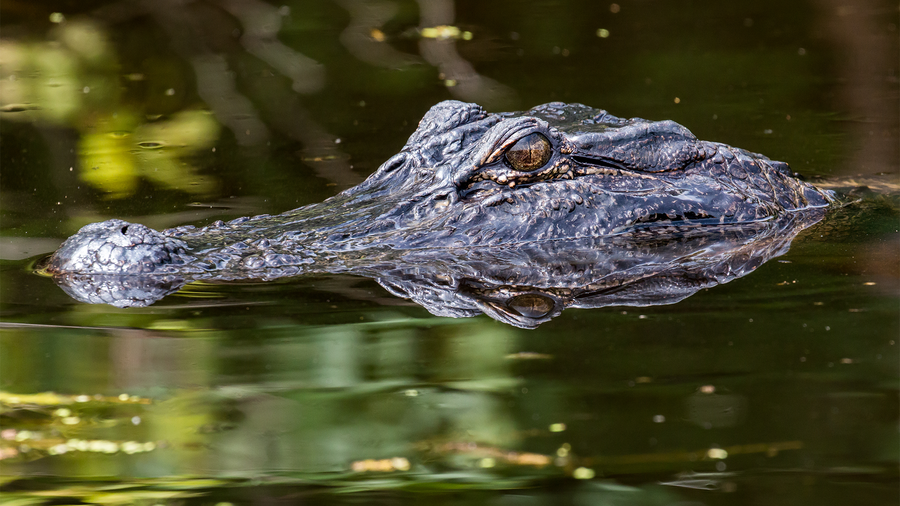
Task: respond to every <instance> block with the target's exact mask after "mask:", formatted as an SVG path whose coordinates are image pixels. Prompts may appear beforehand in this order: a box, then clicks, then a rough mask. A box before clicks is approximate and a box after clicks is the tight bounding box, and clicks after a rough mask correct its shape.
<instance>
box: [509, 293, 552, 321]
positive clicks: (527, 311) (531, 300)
mask: <svg viewBox="0 0 900 506" xmlns="http://www.w3.org/2000/svg"><path fill="white" fill-rule="evenodd" d="M506 306H507V307H509V308H510V309H512V310H514V311H516V312H517V313H519V314H520V315H522V316H525V317H528V318H542V317H544V316H547V314H549V313H550V311H553V306H554V303H553V299H551V298H550V297H547V296H545V295H539V294H535V293H526V294H522V295H516V296H515V297H513V298H511V299H509V300H508V301H507V302H506Z"/></svg>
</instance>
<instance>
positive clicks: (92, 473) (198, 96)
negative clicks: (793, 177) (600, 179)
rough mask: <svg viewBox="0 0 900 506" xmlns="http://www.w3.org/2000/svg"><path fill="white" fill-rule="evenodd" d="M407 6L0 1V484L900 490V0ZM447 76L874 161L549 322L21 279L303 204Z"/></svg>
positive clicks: (284, 493) (346, 498) (275, 293)
mask: <svg viewBox="0 0 900 506" xmlns="http://www.w3.org/2000/svg"><path fill="white" fill-rule="evenodd" d="M421 3H422V4H423V5H421V6H420V5H419V4H417V3H411V2H396V3H394V2H382V3H369V2H363V1H352V0H344V1H334V2H285V3H278V4H272V5H269V4H263V3H253V2H230V3H229V2H196V3H191V4H189V5H188V6H180V5H175V4H173V5H165V4H164V3H162V2H158V3H157V2H149V1H148V2H119V3H109V2H45V3H36V2H19V1H4V2H3V4H2V20H0V32H2V33H0V37H2V41H0V101H2V104H0V105H2V109H0V220H2V222H0V234H2V237H0V259H2V263H0V276H2V277H0V319H2V322H0V391H2V392H0V396H2V397H0V410H2V411H0V459H2V460H0V483H2V485H0V486H2V492H3V495H4V497H5V498H8V500H10V501H11V503H13V504H32V503H38V504H42V503H47V504H70V503H74V502H77V501H82V502H83V503H102V504H131V503H138V504H216V503H233V504H245V503H247V504H249V503H261V502H269V503H278V504H282V503H284V504H292V503H299V502H303V503H307V504H338V503H341V504H343V503H383V504H399V503H421V502H426V501H427V502H433V503H436V504H503V505H519V504H522V505H525V504H529V505H531V504H616V505H631V504H634V505H637V504H641V505H657V504H658V505H664V504H676V503H677V504H710V505H712V504H729V505H731V504H775V505H778V504H785V505H788V504H790V505H796V504H816V505H820V504H835V505H838V504H879V505H880V504H885V505H888V504H896V502H897V498H898V496H900V488H898V458H900V432H898V429H900V424H898V418H900V417H898V413H900V403H898V386H900V385H898V382H900V379H898V378H900V354H898V347H900V345H898V344H897V341H898V340H900V297H898V293H900V292H898V290H900V286H898V285H900V283H898V278H900V233H898V229H900V213H898V199H897V191H896V188H897V184H898V183H900V181H898V175H897V174H898V144H900V133H898V110H900V108H898V61H900V56H898V25H900V21H898V9H897V5H896V3H893V2H889V1H883V2H879V1H874V0H873V1H855V2H840V1H838V0H820V1H809V2H794V3H790V4H786V3H785V2H776V1H755V2H713V1H709V2H701V1H695V2H649V1H643V2H637V1H635V2H624V1H623V2H620V4H611V3H607V2H601V3H596V2H574V1H573V2H553V1H549V2H534V3H524V2H457V3H456V4H455V5H454V4H453V3H452V2H449V1H446V2H439V1H435V2H425V1H423V2H421ZM614 5H615V6H614ZM54 13H55V14H54ZM440 25H447V26H450V27H453V29H446V28H445V29H443V31H442V32H440V33H443V34H446V35H448V36H450V38H447V39H433V38H429V37H431V36H432V31H428V30H421V28H422V27H434V26H440ZM448 98H457V99H460V100H467V101H474V102H479V103H481V104H482V105H484V106H486V107H487V108H488V109H489V110H491V111H500V110H521V109H526V108H529V107H531V106H533V105H536V104H540V103H544V102H548V101H554V100H559V101H570V102H581V103H585V104H588V105H591V106H595V107H602V108H605V109H608V110H609V111H610V112H611V113H613V114H616V115H619V116H625V117H630V116H640V117H645V118H650V119H673V120H675V121H678V122H679V123H681V124H683V125H685V126H687V127H688V128H690V129H691V130H692V131H693V132H694V133H695V134H696V135H697V136H698V137H700V138H703V139H708V140H715V141H721V142H726V143H729V144H732V145H735V146H740V147H742V148H746V149H749V150H752V151H757V152H762V153H765V154H766V155H768V156H770V157H771V158H773V159H778V160H785V161H788V162H789V163H791V165H792V167H793V168H794V170H796V171H798V172H800V173H802V174H804V175H805V176H807V177H822V178H824V180H825V181H832V182H835V181H837V182H841V181H843V182H844V183H841V184H844V186H845V187H847V188H850V187H853V186H855V184H850V183H846V182H847V181H851V180H852V181H856V182H862V183H864V184H867V185H869V186H870V187H871V188H872V189H873V191H868V192H867V191H862V192H858V193H857V195H858V198H859V199H860V201H859V202H858V203H857V204H854V205H851V206H848V207H845V208H842V209H839V210H836V211H834V212H832V213H831V214H830V215H829V216H828V217H826V219H825V220H824V221H823V222H822V223H820V224H818V225H816V226H814V227H812V228H810V229H808V230H806V231H804V232H803V233H801V234H800V236H798V238H797V239H796V240H795V241H794V243H793V245H792V247H791V250H790V251H789V252H788V253H787V254H786V255H784V256H782V257H779V258H777V259H775V260H772V261H770V262H768V263H766V264H765V265H763V266H762V267H760V268H759V269H757V271H756V272H753V273H751V274H750V275H748V276H746V277H743V278H741V279H738V280H735V281H733V282H731V283H729V284H726V285H722V286H718V287H715V288H712V289H709V290H703V291H700V292H699V293H697V294H695V295H693V296H692V297H689V298H688V299H686V300H684V301H682V302H679V303H677V304H674V305H665V306H654V307H616V308H604V309H594V310H578V309H569V310H566V311H565V312H564V313H563V314H562V315H561V316H559V317H558V318H556V319H554V320H553V321H550V322H548V323H545V324H543V325H542V326H541V327H540V328H539V329H537V330H533V331H526V330H520V329H517V328H514V327H511V326H507V325H504V324H502V323H498V322H496V321H494V320H491V319H490V318H488V317H486V316H479V317H476V318H469V319H451V318H439V317H435V316H432V315H430V314H429V313H428V312H427V311H426V310H425V309H423V308H421V307H418V306H416V305H415V304H413V303H411V302H408V301H406V300H403V299H399V298H396V297H394V296H392V295H390V294H389V293H388V292H386V291H385V290H384V289H383V288H381V287H380V286H379V285H378V284H377V283H376V282H374V281H372V280H369V279H362V278H354V277H350V276H319V277H306V278H299V279H289V280H282V281H278V282H274V283H268V284H266V283H235V284H192V285H189V286H187V287H186V288H184V289H183V290H182V291H180V292H179V293H177V294H175V295H171V296H169V297H167V298H165V299H163V300H162V301H161V302H159V303H157V304H155V305H153V306H150V307H148V308H144V309H116V308H113V307H110V306H104V305H86V304H81V303H78V302H75V301H74V300H72V299H70V298H69V297H68V296H67V295H66V294H65V293H63V292H62V290H60V289H59V288H58V287H57V286H56V285H55V284H54V283H53V281H52V280H51V279H48V278H45V277H41V276H38V275H36V274H33V273H32V265H33V263H34V262H35V261H36V260H37V259H39V258H40V257H42V256H44V255H46V254H48V253H50V252H52V251H53V250H54V249H55V248H56V246H58V244H59V243H60V242H61V241H62V240H63V239H64V238H65V237H68V236H69V235H71V234H72V233H74V232H75V231H76V230H77V229H78V228H79V227H80V226H82V225H84V224H86V223H90V222H94V221H100V220H103V219H107V218H113V217H117V218H124V219H128V220H130V221H136V222H140V223H144V224H147V225H149V226H152V227H154V228H157V229H159V228H165V227H169V226H174V225H180V224H186V223H194V224H204V223H209V222H211V221H213V220H216V219H225V220H227V219H230V218H235V217H238V216H243V215H251V214H259V213H279V212H282V211H285V210H287V209H291V208H294V207H297V206H299V205H302V204H306V203H311V202H318V201H320V200H322V199H324V198H326V197H328V196H330V195H333V194H334V193H336V192H337V191H339V190H340V189H342V188H346V187H349V186H352V185H354V184H356V183H358V182H360V181H362V180H363V179H364V178H365V177H366V176H367V175H368V174H370V173H371V172H373V171H374V170H375V169H376V168H377V167H378V165H379V164H381V162H383V161H384V160H385V159H387V158H388V157H390V156H391V155H393V154H394V153H395V152H396V151H397V150H399V148H400V147H401V146H402V145H403V143H404V142H405V141H406V138H407V136H408V135H409V134H410V133H411V132H412V130H413V129H414V127H415V124H416V122H417V121H418V120H419V118H420V117H421V116H422V114H424V112H425V111H427V109H428V108H429V107H430V106H431V105H433V104H435V103H437V102H439V101H440V100H444V99H448Z"/></svg>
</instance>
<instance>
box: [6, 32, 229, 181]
mask: <svg viewBox="0 0 900 506" xmlns="http://www.w3.org/2000/svg"><path fill="white" fill-rule="evenodd" d="M48 39H49V40H48V41H46V42H40V43H29V42H22V41H14V40H3V41H0V117H2V119H4V120H11V121H19V122H28V123H34V124H36V125H38V126H62V127H69V128H74V129H75V130H76V131H77V132H78V134H79V136H80V140H79V143H78V158H79V164H78V169H79V176H80V178H81V179H82V180H83V181H85V182H86V183H88V184H89V185H90V186H92V187H94V188H96V189H98V190H100V191H102V192H103V193H104V195H105V197H107V198H111V199H117V198H124V197H128V196H131V195H133V194H134V193H135V191H136V190H137V188H138V186H139V184H140V182H141V180H146V181H151V182H153V183H154V184H157V185H159V186H162V187H165V188H171V189H176V190H180V191H184V192H187V193H190V194H194V195H209V194H210V193H211V192H213V191H214V190H215V188H216V186H217V185H216V182H215V181H214V180H212V179H210V178H209V177H205V176H201V175H199V174H197V171H196V168H195V167H193V166H192V165H191V164H190V163H189V158H190V157H191V156H194V155H196V154H198V153H199V152H201V151H205V150H208V149H210V148H211V147H212V146H213V145H214V143H215V141H216V140H217V139H218V136H219V130H220V128H219V124H218V123H217V122H216V120H215V119H214V118H213V117H212V115H210V114H209V113H207V112H205V111H201V110H183V111H180V112H176V113H174V114H172V115H171V116H168V117H164V118H161V119H158V120H156V121H152V122H150V121H148V118H153V119H157V118H158V116H156V115H147V114H145V113H142V112H141V111H140V110H138V109H139V108H143V107H145V106H130V105H127V104H125V103H124V101H123V97H122V95H123V94H122V90H123V89H124V88H123V87H122V81H123V78H122V76H120V75H119V73H118V70H117V69H118V68H119V66H120V65H119V63H118V61H117V58H116V56H115V54H114V52H113V50H112V48H111V46H110V44H109V42H108V40H107V35H106V33H105V31H104V30H103V29H102V28H101V27H100V26H99V25H98V24H96V23H94V22H91V21H88V20H77V21H74V22H72V21H65V22H62V23H61V24H60V25H59V26H57V27H56V28H54V29H53V30H52V31H51V32H50V34H49V36H48ZM148 103H149V102H148Z"/></svg>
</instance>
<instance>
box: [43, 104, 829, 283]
mask: <svg viewBox="0 0 900 506" xmlns="http://www.w3.org/2000/svg"><path fill="white" fill-rule="evenodd" d="M525 149H528V150H532V151H527V152H524V153H526V154H524V155H523V154H521V153H523V151H522V150H525ZM522 160H524V161H525V162H522ZM522 163H525V164H526V165H521V164H522ZM832 201H833V196H832V194H831V193H830V192H828V191H823V190H820V189H818V188H816V187H814V186H812V185H810V184H808V183H805V182H803V181H800V180H799V179H797V178H796V177H795V176H794V175H793V174H792V173H791V171H790V169H789V168H788V167H787V165H786V164H784V163H781V162H775V161H772V160H769V159H768V158H766V157H765V156H762V155H759V154H756V153H751V152H748V151H745V150H742V149H738V148H734V147H731V146H727V145H725V144H720V143H716V142H708V141H702V140H698V139H697V138H696V137H694V135H693V134H691V132H690V131H688V130H687V129H686V128H684V127H683V126H681V125H678V124H677V123H674V122H672V121H658V122H653V121H647V120H643V119H639V118H631V119H623V118H618V117H615V116H612V115H610V114H609V113H607V112H606V111H602V110H598V109H593V108H591V107H587V106H584V105H580V104H562V103H550V104H545V105H542V106H538V107H535V108H534V109H531V110H530V111H526V112H520V113H499V114H489V113H487V112H485V111H484V110H483V109H482V108H481V107H479V106H478V105H475V104H465V103H461V102H455V101H447V102H442V103H440V104H438V105H436V106H434V107H433V108H432V109H431V110H430V111H429V112H428V113H427V114H426V115H425V116H424V117H423V118H422V121H421V122H420V124H419V126H418V128H417V129H416V131H415V132H414V133H413V134H412V135H411V136H410V138H409V141H408V142H407V143H406V145H405V146H404V147H403V149H402V150H401V151H400V152H399V153H398V154H397V155H395V156H393V157H391V158H390V159H389V160H387V161H386V162H385V163H384V164H383V165H382V166H381V167H380V168H379V169H378V171H376V172H375V174H373V175H372V176H370V177H369V178H368V179H367V180H366V181H364V182H363V183H362V184H360V185H359V186H357V187H355V188H351V189H349V190H346V191H344V192H342V193H341V194H339V195H336V196H334V197H332V198H330V199H327V200H325V201H324V202H322V203H319V204H314V205H310V206H306V207H302V208H299V209H295V210H293V211H288V212H286V213H284V214H281V215H277V216H269V215H263V216H255V217H251V218H240V219H237V220H233V221H230V222H227V223H223V222H216V223H213V224H211V225H209V226H206V227H203V228H195V227H178V228H174V229H170V230H164V231H161V232H157V231H154V230H151V229H149V228H147V227H144V226H142V225H136V224H130V223H127V222H124V221H121V220H109V221H106V222H102V223H95V224H92V225H88V226H87V227H84V228H83V229H82V230H80V231H79V232H78V233H77V234H75V235H74V236H72V237H71V238H69V239H68V240H67V241H66V242H65V243H64V244H63V245H62V246H61V247H60V249H59V250H58V251H57V252H56V253H55V254H54V255H53V256H52V257H51V259H50V261H49V264H48V268H47V270H48V271H49V272H50V273H52V274H54V275H55V276H57V277H58V278H63V277H65V278H67V279H73V277H78V276H81V277H84V276H88V277H90V276H94V275H97V276H107V277H108V276H117V275H130V276H136V275H140V276H144V275H159V276H169V277H171V276H175V277H178V276H181V277H183V278H184V279H185V280H190V279H222V280H226V279H241V278H256V279H271V278H275V277H279V276H288V275H296V274H302V273H305V272H350V271H354V270H358V269H359V268H361V267H364V266H367V265H368V266H372V265H379V266H381V267H383V268H387V267H390V266H391V265H392V264H391V262H397V261H398V260H397V256H396V252H398V251H407V252H414V251H419V250H427V251H430V252H431V253H429V255H431V257H432V258H437V257H439V256H440V254H439V253H437V252H438V251H447V250H448V249H453V248H457V249H458V248H463V249H468V250H469V251H475V250H478V249H479V248H482V249H484V251H494V252H495V253H492V254H497V255H502V253H499V250H498V248H504V247H506V248H523V247H531V246H532V245H534V244H540V243H545V242H547V241H562V242H565V243H566V244H593V243H594V242H596V240H598V239H602V238H606V237H614V236H617V235H622V234H626V235H628V234H630V235H634V234H646V233H650V234H653V235H655V236H656V237H657V238H665V237H670V238H671V237H676V236H677V235H678V234H681V233H683V232H684V231H685V230H688V231H694V230H698V229H703V230H706V231H707V232H709V231H711V230H713V229H714V227H726V226H733V225H740V224H746V223H760V222H766V221H773V220H774V221H777V220H781V219H783V218H784V217H785V216H787V215H790V214H792V213H804V212H808V211H810V210H815V209H823V208H826V207H828V206H829V204H830V203H832ZM573 241H574V242H573ZM576 249H577V248H576ZM557 256H559V254H558V253H557ZM485 263H486V264H488V263H490V262H489V259H488V260H485ZM536 269H538V267H536ZM532 276H533V277H534V278H535V279H537V278H538V277H539V276H540V273H539V272H537V271H535V272H533V273H532ZM133 284H134V283H132V285H133ZM103 286H105V287H106V288H103V289H102V290H105V291H106V293H109V292H110V290H111V288H109V286H110V285H109V284H108V283H106V284H105V285H103ZM173 286H174V285H173ZM129 293H131V292H129ZM101 298H102V297H101ZM133 298H134V300H138V297H133Z"/></svg>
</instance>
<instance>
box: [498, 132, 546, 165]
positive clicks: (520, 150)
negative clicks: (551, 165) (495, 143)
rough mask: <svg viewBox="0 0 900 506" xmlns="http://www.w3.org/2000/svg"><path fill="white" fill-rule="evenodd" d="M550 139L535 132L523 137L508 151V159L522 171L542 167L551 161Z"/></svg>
mask: <svg viewBox="0 0 900 506" xmlns="http://www.w3.org/2000/svg"><path fill="white" fill-rule="evenodd" d="M550 149H551V148H550V141H548V140H547V138H546V137H544V136H543V135H541V134H539V133H537V132H535V133H533V134H528V135H526V136H525V137H522V138H521V139H519V140H518V141H516V143H515V144H513V145H512V147H511V148H509V149H508V150H507V151H506V161H507V162H509V164H510V165H512V168H514V169H516V170H519V171H522V172H532V171H535V170H538V169H540V168H541V167H543V166H544V165H546V164H547V162H548V161H550Z"/></svg>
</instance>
